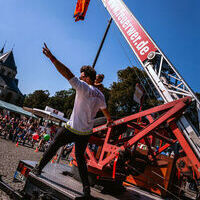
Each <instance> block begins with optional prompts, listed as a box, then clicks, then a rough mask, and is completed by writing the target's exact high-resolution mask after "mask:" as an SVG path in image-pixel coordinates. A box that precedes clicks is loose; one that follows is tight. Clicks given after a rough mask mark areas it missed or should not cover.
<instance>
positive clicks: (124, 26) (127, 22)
mask: <svg viewBox="0 0 200 200" xmlns="http://www.w3.org/2000/svg"><path fill="white" fill-rule="evenodd" d="M129 24H130V21H129V20H127V21H126V22H125V23H124V24H123V25H122V27H123V28H125V30H126V26H128V25H129Z"/></svg>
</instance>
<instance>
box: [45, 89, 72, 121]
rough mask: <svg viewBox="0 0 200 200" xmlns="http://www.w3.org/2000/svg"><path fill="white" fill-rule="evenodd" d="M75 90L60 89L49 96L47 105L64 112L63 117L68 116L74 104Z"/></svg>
mask: <svg viewBox="0 0 200 200" xmlns="http://www.w3.org/2000/svg"><path fill="white" fill-rule="evenodd" d="M74 99H75V90H74V89H69V90H61V91H59V92H56V94H55V95H54V96H52V97H50V98H49V101H48V106H50V107H52V108H54V109H56V110H59V111H61V112H64V113H65V117H66V118H69V117H70V115H71V113H72V109H73V106H74Z"/></svg>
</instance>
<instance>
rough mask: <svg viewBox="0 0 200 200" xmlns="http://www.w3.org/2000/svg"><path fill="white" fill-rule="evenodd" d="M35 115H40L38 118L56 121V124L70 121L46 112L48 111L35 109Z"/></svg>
mask: <svg viewBox="0 0 200 200" xmlns="http://www.w3.org/2000/svg"><path fill="white" fill-rule="evenodd" d="M33 113H34V114H35V115H38V116H40V117H43V118H45V119H48V120H52V121H56V122H59V121H62V122H67V121H68V119H66V118H64V117H62V116H60V115H57V114H55V113H52V112H50V111H46V110H40V109H37V108H33Z"/></svg>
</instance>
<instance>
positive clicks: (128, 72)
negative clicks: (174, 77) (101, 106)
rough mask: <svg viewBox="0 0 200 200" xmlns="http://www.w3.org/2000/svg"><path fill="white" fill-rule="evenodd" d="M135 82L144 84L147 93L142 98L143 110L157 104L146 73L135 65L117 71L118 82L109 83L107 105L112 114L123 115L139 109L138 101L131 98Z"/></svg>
mask: <svg viewBox="0 0 200 200" xmlns="http://www.w3.org/2000/svg"><path fill="white" fill-rule="evenodd" d="M141 81H142V83H140V82H141ZM136 83H140V85H144V86H145V91H146V93H148V95H146V96H145V98H144V103H143V110H144V109H147V108H150V107H152V106H155V105H157V104H158V101H157V100H156V97H155V95H154V94H153V93H152V90H151V88H153V85H149V83H150V81H149V80H148V77H147V75H146V74H145V73H144V72H143V71H142V70H140V69H138V68H137V67H127V68H126V69H124V70H120V71H118V82H113V84H112V85H111V90H110V98H109V101H108V107H109V111H110V113H111V114H112V115H113V116H117V117H123V116H127V115H131V114H133V113H135V112H138V111H139V105H138V103H136V102H135V101H134V100H133V95H134V92H135V85H136Z"/></svg>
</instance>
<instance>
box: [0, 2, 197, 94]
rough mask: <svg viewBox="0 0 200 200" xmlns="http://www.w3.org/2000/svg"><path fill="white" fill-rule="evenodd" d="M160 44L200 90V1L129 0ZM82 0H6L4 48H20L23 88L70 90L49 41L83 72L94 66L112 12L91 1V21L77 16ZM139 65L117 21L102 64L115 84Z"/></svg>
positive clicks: (0, 25)
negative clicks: (120, 72) (49, 54)
mask: <svg viewBox="0 0 200 200" xmlns="http://www.w3.org/2000/svg"><path fill="white" fill-rule="evenodd" d="M124 2H125V4H126V5H127V6H128V7H129V9H130V10H131V11H132V12H133V14H134V15H135V17H136V18H137V19H138V20H139V22H140V23H141V24H142V26H143V27H144V28H145V30H146V31H147V32H148V33H149V34H150V36H151V37H152V38H153V40H154V41H155V42H156V44H157V45H158V47H159V48H160V49H161V50H162V51H163V52H164V53H165V55H166V56H167V57H168V58H169V60H170V61H171V62H172V63H173V64H174V66H175V67H176V69H177V70H178V71H179V72H180V74H181V75H182V76H183V78H184V79H185V80H186V82H187V83H188V84H189V85H190V87H191V88H192V89H193V90H194V91H195V92H200V81H199V75H200V67H199V56H200V55H199V54H200V49H199V48H200V20H199V19H200V12H199V7H200V3H199V1H198V0H181V1H180V0H178V1H174V0H167V1H161V0H153V1H150V0H124ZM75 5H76V0H6V1H5V0H0V8H1V12H0V48H1V46H3V44H4V42H5V41H7V43H6V47H5V50H6V51H8V50H11V49H12V48H13V46H14V57H15V61H16V65H17V70H18V74H17V78H18V79H19V88H20V90H21V91H22V93H23V94H29V93H32V92H34V91H35V90H38V89H42V90H49V91H50V94H51V95H54V93H55V92H56V91H59V90H63V89H68V88H70V85H69V83H68V82H67V81H66V80H65V79H64V78H63V77H62V76H61V75H60V74H59V73H58V72H57V71H56V69H55V68H54V66H53V65H52V64H51V62H50V61H49V60H48V59H46V58H45V57H44V55H43V54H42V45H43V42H46V43H47V45H48V46H49V48H50V49H51V50H52V52H53V53H54V54H55V56H56V57H57V58H58V59H59V60H61V61H62V62H63V63H64V64H66V65H67V66H68V67H69V68H70V69H71V70H72V72H73V73H74V74H75V75H77V76H79V69H80V67H81V66H82V65H85V64H90V65H91V64H92V63H93V60H94V58H95V55H96V52H97V50H98V47H99V44H100V41H101V39H102V36H103V34H104V31H105V28H106V26H107V22H108V20H109V14H108V12H107V11H106V9H105V8H104V6H103V4H102V3H101V0H91V2H90V5H89V9H88V12H87V16H86V19H85V21H80V22H76V23H75V22H74V19H73V18H72V16H73V13H74V9H75ZM120 43H122V44H123V46H124V48H125V49H126V51H127V52H128V56H129V57H130V59H131V61H132V64H133V65H136V66H137V65H138V64H137V63H138V62H137V61H136V60H135V59H134V55H133V53H132V52H131V50H130V48H129V46H128V45H127V44H126V42H125V40H124V39H123V37H122V36H121V34H120V32H119V31H118V29H117V28H116V26H115V24H114V23H113V24H112V26H111V29H110V31H109V34H108V37H107V39H106V42H105V45H104V47H103V50H102V52H101V55H100V57H99V60H98V62H97V65H96V67H95V68H96V70H97V72H98V73H104V74H105V80H104V84H105V86H107V87H109V86H110V84H112V82H113V81H117V71H118V70H120V69H124V68H126V67H127V66H130V65H131V63H130V61H129V59H128V58H127V56H126V54H125V52H124V50H123V48H122V47H121V45H120Z"/></svg>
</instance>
